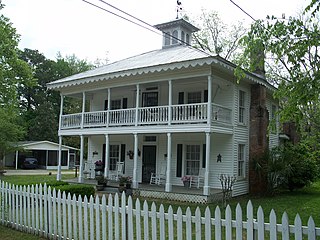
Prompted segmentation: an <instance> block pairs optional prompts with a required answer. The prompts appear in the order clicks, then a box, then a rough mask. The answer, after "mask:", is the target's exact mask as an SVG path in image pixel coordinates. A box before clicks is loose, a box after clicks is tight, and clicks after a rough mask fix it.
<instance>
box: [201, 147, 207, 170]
mask: <svg viewBox="0 0 320 240" xmlns="http://www.w3.org/2000/svg"><path fill="white" fill-rule="evenodd" d="M206 148H207V147H206V144H203V145H202V168H206V153H207V151H206Z"/></svg>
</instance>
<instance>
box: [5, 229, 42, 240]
mask: <svg viewBox="0 0 320 240" xmlns="http://www.w3.org/2000/svg"><path fill="white" fill-rule="evenodd" d="M0 239H1V240H15V239H23V240H37V239H45V238H41V237H39V236H35V235H32V234H28V233H23V232H19V231H17V230H13V229H11V228H7V227H5V226H2V225H0Z"/></svg>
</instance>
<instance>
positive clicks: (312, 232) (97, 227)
mask: <svg viewBox="0 0 320 240" xmlns="http://www.w3.org/2000/svg"><path fill="white" fill-rule="evenodd" d="M0 198H1V201H0V203H1V205H0V223H1V224H3V225H6V226H9V227H12V228H15V229H17V230H20V231H25V232H29V233H33V234H36V235H40V236H44V237H47V238H51V239H92V240H93V239H97V240H98V239H145V240H148V239H153V240H155V239H186V240H191V239H210V240H211V239H216V240H219V239H237V240H240V239H252V240H253V239H259V240H262V239H265V238H266V239H310V240H311V239H316V238H317V236H320V229H319V228H317V227H315V223H314V221H313V219H312V217H310V218H309V221H308V226H302V222H301V219H300V217H299V215H297V216H296V218H295V220H294V225H290V224H289V219H288V216H287V214H286V213H284V214H283V215H282V218H281V221H277V218H276V214H275V212H274V211H271V213H270V217H269V223H266V222H265V218H264V213H263V210H262V208H261V207H259V209H258V211H257V214H256V216H257V217H256V218H255V217H254V212H253V206H252V204H251V202H250V201H249V202H248V204H247V210H246V216H244V215H243V212H242V209H241V207H240V205H239V204H238V205H237V207H236V210H235V219H233V218H232V211H231V208H230V207H229V206H228V207H227V208H226V210H225V212H224V217H222V213H221V210H220V208H219V207H216V209H215V212H214V215H213V216H212V215H211V211H210V208H209V207H207V208H206V210H205V212H204V215H202V214H201V211H200V209H199V208H197V209H196V210H195V213H194V215H193V214H192V212H191V210H190V208H187V210H186V211H185V213H183V212H182V210H181V208H178V209H177V211H176V212H175V213H174V211H173V208H172V207H171V206H170V207H169V208H168V210H167V212H165V209H164V206H163V205H160V207H159V209H157V207H156V204H155V203H152V204H151V207H150V206H149V205H148V203H147V202H146V201H144V203H143V205H142V206H141V203H140V201H139V199H136V200H135V206H133V200H132V198H131V197H128V198H127V197H126V195H125V194H122V196H121V199H119V196H118V195H117V194H116V195H115V196H112V195H109V197H108V199H107V198H106V197H105V195H104V196H103V197H102V198H101V199H99V197H96V198H93V197H90V199H89V200H88V199H87V198H86V197H84V199H82V198H81V197H79V199H76V197H75V196H73V197H71V196H70V194H68V196H66V194H65V193H64V192H63V193H62V194H61V192H60V191H58V192H56V191H55V190H54V189H53V190H52V189H51V188H50V187H49V188H47V187H46V185H44V186H41V185H39V186H38V185H36V186H28V187H26V186H24V187H21V186H20V187H18V186H14V185H11V184H8V183H5V182H1V181H0ZM243 219H245V220H243ZM280 222H281V223H280Z"/></svg>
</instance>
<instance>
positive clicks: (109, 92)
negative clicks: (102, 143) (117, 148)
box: [106, 88, 111, 153]
mask: <svg viewBox="0 0 320 240" xmlns="http://www.w3.org/2000/svg"><path fill="white" fill-rule="evenodd" d="M110 107H111V89H110V88H108V106H107V127H109V122H110ZM106 153H107V152H106Z"/></svg>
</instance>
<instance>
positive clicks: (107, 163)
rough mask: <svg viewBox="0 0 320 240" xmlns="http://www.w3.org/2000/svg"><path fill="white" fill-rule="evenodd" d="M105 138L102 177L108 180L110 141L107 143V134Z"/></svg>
mask: <svg viewBox="0 0 320 240" xmlns="http://www.w3.org/2000/svg"><path fill="white" fill-rule="evenodd" d="M108 104H109V103H108ZM105 138H106V149H105V151H106V154H105V159H104V177H105V178H108V175H109V174H108V172H109V156H110V152H109V150H110V147H109V146H110V141H109V134H106V135H105Z"/></svg>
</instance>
